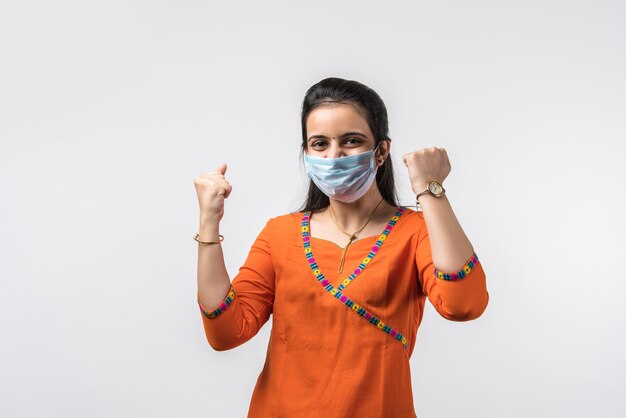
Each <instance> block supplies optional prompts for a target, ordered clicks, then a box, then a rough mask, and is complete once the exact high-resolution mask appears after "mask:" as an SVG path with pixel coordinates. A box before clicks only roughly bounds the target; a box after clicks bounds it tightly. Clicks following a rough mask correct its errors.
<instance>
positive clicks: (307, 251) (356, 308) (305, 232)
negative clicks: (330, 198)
mask: <svg viewBox="0 0 626 418" xmlns="http://www.w3.org/2000/svg"><path fill="white" fill-rule="evenodd" d="M404 211H405V209H404V208H402V207H399V208H398V210H397V211H396V213H395V214H394V216H393V217H392V218H391V220H390V221H389V223H388V224H387V226H386V227H385V230H384V231H383V233H382V234H381V235H380V236H379V237H378V241H376V243H375V244H374V246H373V247H372V250H371V251H370V253H369V254H368V255H367V257H365V259H364V260H363V262H361V264H359V266H358V267H357V268H356V269H355V270H354V272H353V273H352V274H351V275H350V276H349V277H348V278H346V279H345V280H344V281H343V282H342V283H341V284H340V285H339V286H338V287H337V289H335V287H334V286H333V285H332V284H330V282H329V281H328V280H327V279H326V278H325V277H324V275H323V274H322V272H321V271H320V268H319V266H318V265H317V263H316V262H315V258H314V257H313V251H312V250H311V238H310V236H309V219H310V217H311V216H310V215H311V212H305V213H304V214H303V216H302V242H303V245H304V255H305V256H306V258H307V261H308V263H309V267H310V268H311V271H313V275H314V276H315V278H316V279H317V280H318V281H319V282H320V284H321V285H322V286H323V287H324V289H326V291H327V292H328V293H330V294H331V295H332V296H334V297H335V298H336V299H337V300H339V301H340V302H342V303H343V304H344V305H345V306H347V307H348V308H350V309H351V310H352V311H353V312H354V313H356V314H358V315H360V316H361V317H362V318H363V319H365V320H366V321H368V322H369V323H371V324H372V325H374V326H376V327H377V328H378V329H380V330H381V331H384V332H386V333H387V334H389V335H391V336H392V337H393V338H395V339H396V340H398V341H399V342H401V343H402V345H403V346H404V348H405V349H406V350H408V348H409V344H408V342H407V339H406V337H405V336H404V335H402V334H401V333H400V332H399V331H398V330H396V329H393V328H391V327H390V326H389V325H387V324H385V323H384V322H382V321H381V320H380V319H378V318H377V317H376V316H374V315H372V314H371V313H370V312H368V311H367V310H366V309H365V308H364V307H362V306H360V305H358V304H357V303H355V302H354V301H353V300H352V299H350V298H348V297H347V296H346V295H344V294H342V293H341V290H343V289H344V288H345V287H346V286H347V285H349V284H350V283H351V282H352V281H353V280H354V279H355V278H356V277H357V276H358V275H359V274H361V272H362V271H363V270H364V269H365V267H367V266H368V264H369V263H370V262H371V261H372V259H373V258H374V256H376V254H378V251H379V250H380V247H381V246H382V244H383V242H384V241H385V239H387V236H388V235H389V233H390V232H391V230H392V229H393V226H394V225H395V224H396V222H397V221H398V219H400V216H402V214H403V213H404Z"/></svg>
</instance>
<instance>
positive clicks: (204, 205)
mask: <svg viewBox="0 0 626 418" xmlns="http://www.w3.org/2000/svg"><path fill="white" fill-rule="evenodd" d="M224 174H226V164H222V165H221V166H220V167H219V168H218V169H217V170H216V171H213V172H211V173H207V174H201V175H199V176H196V178H195V179H194V181H193V184H194V186H195V187H196V193H197V195H198V204H199V205H200V222H201V223H202V222H206V223H216V224H217V223H219V222H220V220H221V219H222V217H223V216H224V199H226V198H227V197H228V196H229V195H230V192H231V191H232V190H233V187H232V186H231V185H230V183H229V182H228V181H227V180H226V178H225V177H224Z"/></svg>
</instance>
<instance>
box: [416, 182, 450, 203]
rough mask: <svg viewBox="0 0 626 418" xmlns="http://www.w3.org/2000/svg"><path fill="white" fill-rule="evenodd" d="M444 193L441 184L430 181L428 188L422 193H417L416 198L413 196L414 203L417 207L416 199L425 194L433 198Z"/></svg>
mask: <svg viewBox="0 0 626 418" xmlns="http://www.w3.org/2000/svg"><path fill="white" fill-rule="evenodd" d="M445 191H446V189H444V188H443V186H442V185H441V183H439V182H438V181H437V180H431V181H429V182H428V187H427V188H426V190H424V191H423V192H421V193H419V194H418V195H417V196H415V203H417V204H418V206H419V202H418V201H417V199H418V198H419V197H420V196H421V195H423V194H425V193H430V194H431V195H433V196H435V197H441V195H442V194H443V193H444V192H445Z"/></svg>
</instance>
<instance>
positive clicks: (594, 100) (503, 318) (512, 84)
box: [0, 0, 626, 418]
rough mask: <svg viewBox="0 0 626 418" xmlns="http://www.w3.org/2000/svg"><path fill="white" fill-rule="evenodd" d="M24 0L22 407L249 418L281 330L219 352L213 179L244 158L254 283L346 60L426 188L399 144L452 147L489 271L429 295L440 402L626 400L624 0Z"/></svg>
mask: <svg viewBox="0 0 626 418" xmlns="http://www.w3.org/2000/svg"><path fill="white" fill-rule="evenodd" d="M7 3H9V2H3V3H2V5H1V6H0V64H1V65H0V196H1V204H0V250H1V253H0V254H1V256H0V260H1V262H0V340H1V342H0V394H1V395H0V416H3V417H34V416H45V417H107V418H109V417H144V416H151V417H174V416H179V417H188V416H206V417H216V416H228V417H243V416H245V412H246V411H247V407H248V403H249V400H250V395H251V393H252V388H253V386H254V383H255V380H256V377H257V376H258V373H259V372H260V370H261V367H262V364H263V360H264V356H265V350H266V347H267V342H268V336H269V329H270V326H271V322H270V323H268V324H267V325H266V326H265V327H264V328H263V329H262V330H261V332H260V333H259V335H257V336H256V337H255V338H254V339H253V340H251V341H249V342H248V343H246V344H245V345H243V346H241V347H239V348H236V349H234V350H231V351H227V352H215V351H213V350H212V349H211V348H210V346H209V345H208V344H207V342H206V340H205V337H204V333H203V330H202V325H201V318H200V314H199V310H198V307H197V305H196V300H195V291H196V261H197V260H196V257H197V249H196V248H197V244H196V243H195V241H193V240H192V236H193V234H194V233H195V232H196V230H197V226H198V225H197V224H198V208H197V200H196V196H195V191H194V187H193V178H194V177H195V176H196V175H197V174H201V173H204V172H207V171H212V170H214V169H216V168H217V167H218V166H219V164H220V163H222V162H227V163H228V164H229V168H228V172H227V177H228V178H229V180H230V182H231V183H232V184H233V193H232V196H231V197H230V198H229V199H228V200H227V203H226V215H225V218H224V220H223V225H222V233H223V234H224V235H225V238H226V239H225V241H224V243H223V246H224V250H225V253H226V254H227V266H228V268H229V271H230V273H231V277H234V275H235V273H236V271H237V269H238V267H239V265H241V263H243V260H244V258H245V256H246V255H247V251H248V249H249V247H250V245H251V243H252V241H253V239H254V238H255V237H256V235H257V234H258V232H259V231H260V229H261V227H262V226H263V225H264V222H265V221H266V220H267V219H268V218H269V217H272V216H276V215H279V214H283V213H286V212H289V211H292V210H295V209H296V208H297V207H298V205H299V203H300V200H301V198H302V196H303V194H302V190H303V187H304V184H305V181H304V175H303V173H302V170H301V167H300V164H299V160H298V146H299V141H300V125H299V112H300V107H301V100H302V98H303V97H304V93H305V91H306V89H307V88H308V87H309V86H310V85H312V84H313V83H315V82H317V81H319V80H321V79H322V78H325V77H328V76H338V77H343V78H349V79H355V80H358V81H361V82H363V83H365V84H367V85H369V86H370V87H372V88H374V89H375V90H376V91H377V92H378V93H379V94H380V95H381V96H382V98H383V99H384V100H385V102H386V104H387V107H388V110H389V116H390V128H391V136H392V138H393V141H394V142H393V150H392V156H393V159H394V163H395V164H396V169H397V176H398V182H399V191H400V194H401V196H402V198H403V199H402V200H403V203H404V204H411V202H412V195H411V190H410V187H409V185H408V182H407V173H406V171H405V169H404V166H403V165H402V162H401V157H402V155H403V154H404V153H405V152H409V151H413V150H417V149H419V148H422V147H427V146H432V145H435V146H438V147H444V148H446V150H447V151H448V155H449V156H450V159H451V164H452V172H451V174H450V176H449V177H448V179H447V180H446V189H447V193H448V197H449V199H450V201H451V203H452V205H453V207H454V209H455V212H456V214H457V216H458V218H459V220H460V221H461V224H462V225H463V227H464V229H465V231H466V233H467V235H468V236H469V237H470V240H471V241H472V243H473V244H474V247H475V248H476V250H477V254H478V256H479V257H480V259H481V260H482V262H483V265H484V268H485V271H486V273H487V280H488V289H489V292H490V304H489V307H488V308H487V311H486V312H485V313H484V314H483V316H482V317H481V318H479V319H478V320H476V321H472V322H468V323H454V322H450V321H446V320H445V319H443V318H441V317H439V316H438V314H437V313H436V312H435V311H434V309H433V308H432V306H430V305H427V312H426V314H425V319H424V322H423V323H422V326H421V328H420V330H419V333H418V342H417V347H416V350H415V352H414V354H413V357H412V359H411V365H412V371H413V387H414V395H415V406H416V411H417V413H418V415H419V416H420V418H422V417H424V418H439V417H442V418H443V417H461V416H462V417H466V418H469V417H480V418H485V417H494V418H499V417H528V416H532V417H555V416H557V417H589V416H598V417H621V416H624V414H626V401H625V400H624V396H622V389H623V379H624V378H623V376H624V375H625V373H626V360H625V358H624V356H623V353H624V352H625V351H626V343H625V337H624V334H625V331H626V304H625V302H626V280H625V279H624V274H623V271H624V267H623V262H624V254H625V253H626V252H625V244H624V240H623V237H624V236H625V234H626V222H625V221H624V215H623V214H624V213H625V210H626V202H625V197H624V196H625V195H624V179H625V175H626V168H625V165H624V163H623V160H624V156H625V155H626V153H625V145H624V140H625V139H626V118H625V116H626V94H625V93H626V82H625V80H626V78H625V77H624V74H626V49H625V48H624V39H626V29H625V26H624V18H625V17H626V6H625V5H624V3H623V2H619V1H607V0H605V1H601V0H593V1H592V0H587V1H555V0H541V1H539V0H527V1H505V2H502V1H493V0H492V1H488V0H482V1H473V2H468V1H444V2H417V3H416V2H408V1H406V2H398V3H392V2H387V3H383V2H380V1H376V2H374V1H344V2H331V1H326V0H324V1H316V2H288V1H282V2H276V1H264V2H252V1H250V2H247V4H242V3H237V2H232V3H226V2H222V3H219V4H216V3H211V2H200V1H177V2H174V1H157V2H148V1H128V0H126V1H119V0H118V1H109V2H98V3H96V2H81V1H60V2H44V1H30V2H11V3H10V4H7ZM329 418H330V417H329Z"/></svg>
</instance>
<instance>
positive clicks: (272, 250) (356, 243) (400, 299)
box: [195, 78, 489, 418]
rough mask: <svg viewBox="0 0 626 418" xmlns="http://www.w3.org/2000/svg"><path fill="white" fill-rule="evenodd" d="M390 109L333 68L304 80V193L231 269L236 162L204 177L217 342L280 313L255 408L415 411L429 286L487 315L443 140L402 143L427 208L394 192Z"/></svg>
mask: <svg viewBox="0 0 626 418" xmlns="http://www.w3.org/2000/svg"><path fill="white" fill-rule="evenodd" d="M388 131H389V129H388V121H387V111H386V108H385V105H384V103H383V101H382V100H381V98H380V97H379V96H378V94H376V92H374V91H373V90H372V89H370V88H368V87H366V86H364V85H363V84H361V83H358V82H356V81H352V80H343V79H339V78H327V79H324V80H322V81H320V82H318V83H317V84H315V85H313V86H312V87H311V88H310V89H309V90H308V91H307V93H306V95H305V98H304V103H303V108H302V151H303V157H304V164H305V168H306V172H307V175H308V177H309V178H310V179H311V181H310V183H309V192H308V198H307V201H306V203H305V204H304V206H303V208H302V209H301V210H300V211H299V212H297V213H291V214H286V215H282V216H277V217H275V218H272V219H270V220H269V221H268V222H267V224H266V225H265V227H264V228H263V230H262V231H261V233H260V234H259V236H258V237H257V239H256V241H255V242H254V244H253V245H252V248H251V250H250V253H249V255H248V257H247V259H246V261H245V263H244V265H243V266H242V267H241V268H240V270H239V273H238V274H237V275H236V277H235V278H234V279H233V281H232V284H231V282H230V279H229V276H228V273H227V271H226V268H225V266H224V259H223V254H222V249H221V246H220V245H216V244H219V242H220V241H221V239H223V237H222V236H221V235H219V232H220V231H219V222H220V220H221V218H222V215H223V212H224V199H225V198H227V197H228V196H229V194H230V192H231V186H230V184H229V183H228V181H226V179H225V173H226V165H222V166H221V167H220V168H219V170H217V171H215V172H212V173H209V174H205V175H201V176H198V177H196V179H195V187H196V192H197V195H198V200H199V204H200V231H199V232H198V234H196V236H195V239H196V240H197V241H199V242H200V244H199V248H198V293H197V298H198V304H199V307H200V310H201V313H202V321H203V325H204V330H205V334H206V337H207V340H208V342H209V344H210V345H211V346H212V347H213V348H214V349H215V350H227V349H231V348H233V347H236V346H238V345H240V344H243V343H244V342H246V341H247V340H249V339H250V338H252V337H253V336H254V335H255V334H256V333H257V332H258V330H259V329H260V328H261V326H262V325H263V324H264V323H265V322H266V321H267V320H268V318H269V316H270V314H272V315H273V320H272V324H273V325H272V330H271V337H270V342H269V346H268V352H267V357H266V362H265V365H264V368H263V370H262V372H261V374H260V375H259V378H258V380H257V383H256V386H255V388H254V393H253V395H252V400H251V402H250V407H249V413H248V416H249V417H263V418H266V417H328V418H331V417H348V416H359V417H391V418H403V417H415V416H416V415H415V411H414V407H413V397H412V389H411V373H410V367H409V358H410V356H411V353H412V352H413V348H414V344H415V339H416V333H417V329H418V327H419V325H420V322H421V320H422V313H423V310H424V301H425V299H426V298H428V299H429V300H430V302H431V303H432V304H433V306H434V307H435V309H436V310H437V311H438V312H439V314H441V315H442V316H443V317H444V318H447V319H450V320H453V321H467V320H471V319H475V318H477V317H479V316H480V315H481V314H482V312H483V311H484V310H485V308H486V306H487V302H488V298H489V296H488V293H487V289H486V284H485V273H484V270H483V269H482V266H481V264H480V262H479V261H478V259H477V257H476V254H475V253H474V250H473V248H472V245H471V243H470V241H469V240H468V239H467V237H466V236H465V234H464V232H463V230H462V229H461V226H460V225H459V223H458V221H457V219H456V217H455V215H454V213H453V211H452V208H451V206H450V203H449V201H448V200H447V198H446V194H445V189H444V188H443V187H442V185H441V183H443V181H444V180H445V178H446V177H447V175H448V173H449V172H450V163H449V161H448V157H447V154H446V151H445V150H444V149H443V148H435V147H431V148H425V149H421V150H419V151H415V152H412V153H408V154H406V155H404V158H403V161H404V164H405V165H406V167H407V169H408V174H409V178H410V182H411V187H412V189H413V192H414V193H415V195H416V202H417V203H418V208H419V207H421V211H420V212H421V213H420V212H418V211H413V210H411V209H408V208H406V207H401V206H399V205H398V203H397V201H396V193H395V188H394V178H393V169H392V163H391V159H390V158H389V152H390V150H391V139H390V138H389V134H388Z"/></svg>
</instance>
